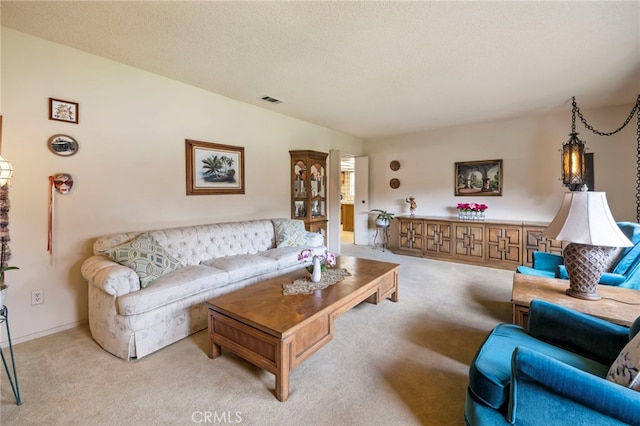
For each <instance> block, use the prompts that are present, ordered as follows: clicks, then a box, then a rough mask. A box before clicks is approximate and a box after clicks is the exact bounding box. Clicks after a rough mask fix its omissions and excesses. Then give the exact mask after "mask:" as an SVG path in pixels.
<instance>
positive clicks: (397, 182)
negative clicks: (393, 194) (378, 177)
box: [389, 178, 400, 189]
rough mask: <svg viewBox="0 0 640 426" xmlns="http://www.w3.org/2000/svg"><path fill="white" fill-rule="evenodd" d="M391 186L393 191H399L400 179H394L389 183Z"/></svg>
mask: <svg viewBox="0 0 640 426" xmlns="http://www.w3.org/2000/svg"><path fill="white" fill-rule="evenodd" d="M389 186H390V187H391V188H393V189H398V188H399V187H400V179H396V178H393V179H391V180H390V181H389Z"/></svg>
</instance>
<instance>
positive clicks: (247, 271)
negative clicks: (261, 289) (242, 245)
mask: <svg viewBox="0 0 640 426" xmlns="http://www.w3.org/2000/svg"><path fill="white" fill-rule="evenodd" d="M202 264H203V265H206V266H213V267H214V268H217V269H220V270H222V271H226V272H228V273H229V279H230V280H232V281H240V280H244V279H246V278H251V277H255V276H256V275H262V274H267V273H269V272H274V271H277V270H278V262H277V261H276V260H274V259H269V258H267V257H263V256H259V255H256V254H239V255H237V256H227V257H221V258H218V259H211V260H207V261H204V262H202Z"/></svg>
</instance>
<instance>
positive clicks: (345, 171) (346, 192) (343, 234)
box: [340, 154, 355, 245]
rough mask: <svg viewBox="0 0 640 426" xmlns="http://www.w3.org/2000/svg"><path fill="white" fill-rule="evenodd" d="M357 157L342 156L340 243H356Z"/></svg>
mask: <svg viewBox="0 0 640 426" xmlns="http://www.w3.org/2000/svg"><path fill="white" fill-rule="evenodd" d="M354 200H355V159H354V157H353V156H351V155H346V154H343V155H342V156H341V157H340V245H342V244H353V243H354V212H353V208H354V205H353V203H354Z"/></svg>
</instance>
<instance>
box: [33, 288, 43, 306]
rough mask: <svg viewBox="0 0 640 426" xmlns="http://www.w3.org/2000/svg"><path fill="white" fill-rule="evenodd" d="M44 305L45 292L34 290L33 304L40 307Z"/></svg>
mask: <svg viewBox="0 0 640 426" xmlns="http://www.w3.org/2000/svg"><path fill="white" fill-rule="evenodd" d="M41 303H44V290H33V291H32V292H31V304H32V305H39V304H41Z"/></svg>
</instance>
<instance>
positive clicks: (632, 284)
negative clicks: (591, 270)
mask: <svg viewBox="0 0 640 426" xmlns="http://www.w3.org/2000/svg"><path fill="white" fill-rule="evenodd" d="M618 227H620V230H621V231H622V232H623V233H624V234H625V235H626V236H627V238H629V240H630V241H631V243H632V244H633V246H631V247H624V248H623V249H618V250H614V251H613V252H612V254H611V263H610V265H609V266H610V267H609V270H608V271H607V272H605V273H604V274H602V277H601V278H600V284H605V285H613V286H618V287H623V288H632V289H635V290H640V224H638V223H634V222H618ZM532 260H533V266H532V267H529V266H518V269H517V272H519V273H521V274H527V275H537V276H540V277H547V278H561V279H565V280H568V279H569V274H567V270H566V268H565V266H564V259H563V258H562V256H560V255H558V254H554V253H544V252H540V251H536V252H534V253H533V259H532Z"/></svg>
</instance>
